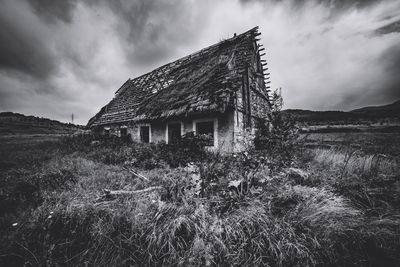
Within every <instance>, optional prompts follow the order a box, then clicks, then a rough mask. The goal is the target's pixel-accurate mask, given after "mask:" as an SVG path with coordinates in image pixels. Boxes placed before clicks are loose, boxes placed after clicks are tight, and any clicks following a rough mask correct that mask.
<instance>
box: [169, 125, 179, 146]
mask: <svg viewBox="0 0 400 267" xmlns="http://www.w3.org/2000/svg"><path fill="white" fill-rule="evenodd" d="M179 140H181V124H180V123H170V124H168V143H170V144H172V143H176V142H178V141H179Z"/></svg>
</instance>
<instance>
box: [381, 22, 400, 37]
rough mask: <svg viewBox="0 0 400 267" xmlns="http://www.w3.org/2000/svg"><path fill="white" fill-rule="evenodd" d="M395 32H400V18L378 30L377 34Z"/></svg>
mask: <svg viewBox="0 0 400 267" xmlns="http://www.w3.org/2000/svg"><path fill="white" fill-rule="evenodd" d="M394 32H400V20H398V21H395V22H392V23H389V24H387V25H385V26H382V27H380V28H379V29H377V30H376V33H377V34H389V33H394Z"/></svg>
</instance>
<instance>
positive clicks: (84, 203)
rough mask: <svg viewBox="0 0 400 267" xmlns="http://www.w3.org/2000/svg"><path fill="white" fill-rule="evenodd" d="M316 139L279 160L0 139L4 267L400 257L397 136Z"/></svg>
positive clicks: (364, 262) (371, 261)
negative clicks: (289, 157) (110, 192)
mask: <svg viewBox="0 0 400 267" xmlns="http://www.w3.org/2000/svg"><path fill="white" fill-rule="evenodd" d="M305 138H307V142H306V144H308V145H310V144H313V145H314V146H313V148H310V147H311V146H308V148H307V147H303V148H300V149H299V151H297V153H296V156H295V158H294V161H293V162H291V164H289V165H286V166H281V167H276V166H275V164H276V163H274V161H273V159H271V158H268V156H265V155H260V154H257V153H253V152H251V151H249V152H246V153H239V154H235V155H230V156H223V155H211V154H205V155H202V156H201V155H200V154H201V153H200V154H199V153H194V155H191V154H190V153H189V152H185V153H183V154H182V153H180V150H177V148H174V147H169V146H167V145H159V146H156V145H152V146H146V145H142V144H135V143H128V144H125V143H124V142H101V143H99V144H91V142H90V141H91V140H90V139H88V138H83V137H75V138H69V139H65V138H63V137H62V136H54V135H53V136H44V135H38V136H32V135H30V136H18V137H1V138H0V177H1V180H0V241H1V242H0V265H2V266H57V265H62V266H81V265H85V266H87V265H88V266H132V265H133V266H142V265H151V266H153V265H155V266H158V265H166V266H176V265H181V266H213V265H223V266H230V265H239V266H254V265H271V266H306V265H309V266H398V265H399V264H400V256H399V255H400V170H399V166H400V163H399V158H398V155H399V154H398V153H397V152H396V151H399V147H400V145H399V142H398V141H399V137H398V136H397V135H396V134H393V133H391V134H386V135H385V134H381V133H372V134H369V133H368V134H364V133H351V134H350V135H349V134H345V135H341V134H338V133H335V134H330V133H324V134H309V135H307V136H306V137H305ZM326 145H329V149H328V146H326ZM205 153H207V152H205ZM396 153H397V154H396ZM396 156H397V157H396ZM189 161H193V164H189V166H190V167H187V162H189ZM125 167H128V168H131V169H134V170H135V171H136V172H138V173H140V174H141V175H142V176H144V177H145V178H147V179H143V178H140V177H138V176H135V175H132V174H131V173H130V172H128V171H127V170H126V169H125ZM232 180H235V181H238V180H242V181H246V183H244V182H242V184H241V187H239V188H234V189H233V190H232V187H229V182H230V181H232ZM247 182H248V183H247ZM250 182H251V183H250ZM250 185H251V186H250ZM149 187H157V188H158V189H157V190H154V191H151V192H149V193H139V194H134V195H122V196H118V197H105V195H104V189H109V190H124V191H137V190H142V189H145V188H149Z"/></svg>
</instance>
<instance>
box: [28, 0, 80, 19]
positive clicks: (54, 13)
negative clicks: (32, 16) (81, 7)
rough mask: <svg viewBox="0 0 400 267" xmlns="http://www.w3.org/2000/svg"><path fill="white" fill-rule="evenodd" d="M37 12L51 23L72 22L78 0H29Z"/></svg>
mask: <svg viewBox="0 0 400 267" xmlns="http://www.w3.org/2000/svg"><path fill="white" fill-rule="evenodd" d="M28 2H29V3H30V4H31V6H32V7H33V9H34V11H35V13H37V14H38V15H39V16H40V17H42V18H43V19H45V20H47V21H48V22H50V23H54V22H55V21H56V20H61V21H64V22H71V21H72V15H73V11H74V9H75V5H76V3H77V0H29V1H28Z"/></svg>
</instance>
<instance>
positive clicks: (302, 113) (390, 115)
mask: <svg viewBox="0 0 400 267" xmlns="http://www.w3.org/2000/svg"><path fill="white" fill-rule="evenodd" d="M283 112H284V113H286V114H290V115H292V116H293V117H294V118H295V119H296V120H297V121H299V122H300V123H304V124H308V125H322V124H368V123H380V122H381V123H382V122H387V121H393V120H394V121H398V120H400V100H399V101H396V102H394V103H392V104H389V105H383V106H371V107H363V108H359V109H355V110H352V111H349V112H345V111H312V110H302V109H287V110H284V111H283Z"/></svg>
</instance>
